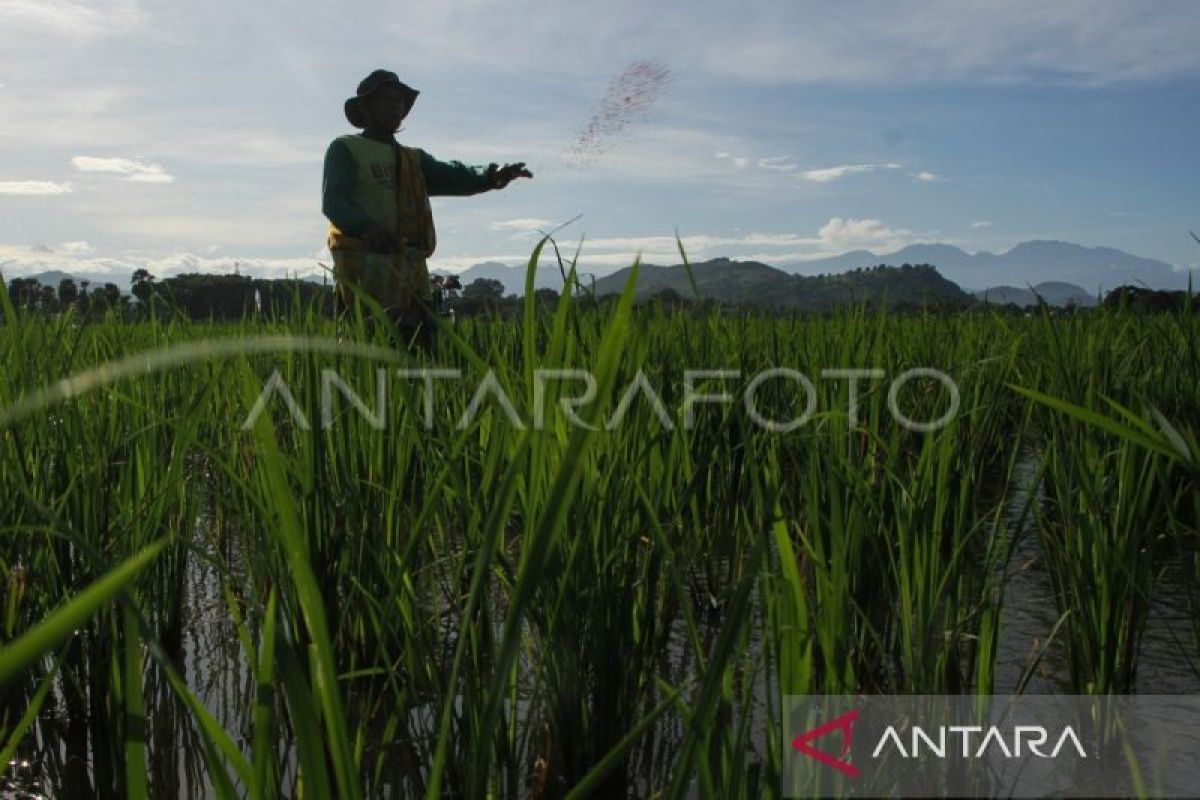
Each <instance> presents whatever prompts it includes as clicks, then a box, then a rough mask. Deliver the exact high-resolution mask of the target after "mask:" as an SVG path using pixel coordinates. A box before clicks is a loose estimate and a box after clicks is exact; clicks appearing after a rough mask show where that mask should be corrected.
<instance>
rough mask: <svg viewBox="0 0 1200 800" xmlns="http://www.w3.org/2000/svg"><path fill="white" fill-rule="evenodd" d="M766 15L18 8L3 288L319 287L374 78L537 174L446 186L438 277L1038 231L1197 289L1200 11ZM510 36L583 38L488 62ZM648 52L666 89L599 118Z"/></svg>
mask: <svg viewBox="0 0 1200 800" xmlns="http://www.w3.org/2000/svg"><path fill="white" fill-rule="evenodd" d="M748 8H749V11H746V10H740V11H734V10H731V9H728V8H726V7H725V6H723V5H721V4H717V3H700V4H694V5H690V6H688V7H687V8H686V9H672V10H660V9H647V8H645V7H643V6H639V5H637V4H634V3H619V4H617V5H616V6H614V7H613V10H612V13H611V14H608V15H605V17H604V18H603V19H600V20H589V24H588V25H587V26H583V27H582V28H581V26H580V25H579V21H580V20H579V18H578V16H577V13H576V12H575V11H573V10H571V9H566V8H562V7H560V6H557V5H554V4H546V3H539V2H525V3H518V4H508V5H505V6H504V7H493V6H491V5H488V4H482V3H478V4H471V6H470V8H469V10H468V9H467V8H465V7H463V6H447V7H444V8H443V7H439V6H429V7H418V8H416V9H408V10H405V12H404V13H401V12H400V11H399V10H397V9H393V8H391V7H389V6H384V5H383V4H376V5H372V6H370V7H368V8H364V11H363V13H372V14H375V15H376V17H377V18H378V19H379V24H378V25H376V26H373V27H372V29H371V30H368V31H365V32H364V31H363V30H361V29H360V26H357V25H354V24H352V21H348V20H343V19H341V18H340V17H339V16H338V15H337V14H335V13H333V12H331V11H329V10H328V9H324V8H323V7H322V6H316V5H314V6H312V7H310V8H309V9H308V11H307V12H305V13H299V14H284V13H283V10H282V7H280V8H278V9H277V8H275V7H273V6H266V7H261V8H260V7H256V8H248V7H244V6H241V5H239V6H237V7H236V8H231V7H229V6H228V5H227V4H225V3H217V4H214V5H211V6H206V7H204V8H203V9H196V8H191V7H189V6H186V5H184V4H181V3H168V4H162V5H158V6H155V7H153V8H151V7H145V6H143V5H141V4H139V3H138V2H133V1H131V0H107V1H106V2H101V3H99V4H89V5H88V6H84V5H82V4H78V3H73V2H69V1H67V0H63V1H62V2H55V3H52V4H35V3H32V2H29V0H4V2H0V20H4V22H5V29H4V30H5V32H4V33H3V34H0V42H3V43H4V44H5V53H6V57H7V59H8V60H7V62H6V64H5V66H6V67H7V68H6V69H5V70H4V74H3V75H0V108H4V109H5V111H6V112H7V117H6V119H10V120H13V121H14V122H13V123H11V124H10V125H8V126H6V127H5V129H4V130H3V131H0V152H3V153H4V156H5V163H6V164H7V166H6V167H5V169H4V170H3V171H0V212H2V213H0V220H2V221H0V270H3V272H4V274H5V275H6V276H9V277H15V276H23V275H29V274H34V273H38V272H43V271H47V270H60V271H64V272H69V273H72V274H77V275H80V276H81V277H87V278H88V279H92V280H98V281H103V280H106V279H112V278H114V277H122V276H124V277H123V280H127V276H128V275H129V274H131V273H132V272H133V271H134V270H136V269H147V270H149V271H150V272H152V273H153V274H155V275H157V276H159V277H160V278H163V277H169V276H170V275H173V274H179V273H182V272H216V273H222V272H225V273H227V272H230V271H232V269H233V267H234V264H235V263H236V264H238V265H240V268H241V269H242V271H243V272H245V273H246V274H252V275H255V276H258V277H274V276H283V275H287V274H299V275H301V276H304V275H312V274H319V273H320V271H321V270H320V267H319V266H318V262H321V261H324V263H326V264H328V263H329V260H328V254H327V253H326V252H324V250H323V248H324V244H323V242H324V238H325V231H326V224H327V223H326V222H325V220H324V218H323V217H322V215H321V213H320V208H319V194H320V177H321V175H320V173H321V164H322V159H323V156H324V149H325V146H326V145H327V144H328V142H329V141H330V140H331V139H332V138H334V137H335V136H337V135H340V134H342V133H345V132H347V129H348V126H347V124H346V123H345V120H344V119H343V118H342V114H341V103H342V101H343V100H344V99H345V97H347V96H349V95H350V94H352V93H353V89H354V86H355V84H356V83H357V82H358V80H359V79H360V78H361V77H362V76H363V75H365V74H366V73H367V72H369V71H370V70H371V69H373V68H376V67H386V68H389V69H393V70H395V71H396V72H398V73H399V74H400V77H401V79H402V80H405V81H408V82H410V83H411V84H412V85H413V86H415V87H416V88H417V89H419V90H420V91H421V96H420V98H419V99H418V101H417V103H416V105H415V106H414V109H413V113H412V114H411V115H410V117H409V118H408V119H407V120H406V121H405V126H406V127H405V128H404V129H402V131H401V132H400V134H399V135H398V138H399V139H400V141H401V142H402V143H404V144H406V145H410V146H416V147H422V148H424V149H426V150H428V151H429V152H430V153H431V154H433V155H434V156H436V157H438V158H441V159H443V160H461V161H463V162H465V163H468V164H486V163H487V162H488V161H496V162H504V161H507V160H523V161H526V162H527V163H528V164H529V166H530V169H531V170H532V171H533V173H534V178H533V179H532V180H529V181H524V180H523V181H518V182H516V183H515V184H513V185H512V186H510V187H509V188H508V189H506V190H504V191H502V192H489V193H485V194H483V195H480V196H476V197H466V198H457V197H442V198H436V199H435V200H434V214H435V219H436V222H437V227H438V234H439V237H438V238H439V248H438V250H437V252H436V253H435V254H434V256H433V257H432V258H431V259H430V267H431V269H440V270H446V271H459V272H461V271H463V270H465V269H467V268H468V267H470V266H473V265H476V264H479V263H485V262H499V263H505V264H508V265H514V264H523V263H525V262H526V261H527V260H528V258H529V253H530V251H531V250H532V248H533V245H534V243H535V242H536V240H537V237H538V236H539V231H547V230H551V229H553V228H555V227H556V226H557V225H559V224H561V223H562V222H564V221H567V220H571V219H573V218H575V217H577V216H579V215H582V216H581V218H579V219H577V220H576V221H574V222H573V223H572V224H570V225H569V226H567V227H566V228H564V229H563V230H562V231H560V232H559V234H558V239H559V243H560V246H561V247H562V250H563V252H564V254H565V255H567V256H569V255H571V254H573V253H574V252H575V249H576V247H577V246H578V243H579V242H580V240H581V239H582V255H581V262H584V263H587V264H588V265H589V267H591V268H592V269H593V270H594V271H596V272H597V273H598V274H600V271H601V270H603V271H604V272H606V273H607V272H611V271H615V270H617V269H620V268H622V267H627V266H629V265H630V264H631V263H632V262H633V260H634V258H635V257H636V256H637V255H638V254H639V253H640V255H641V258H642V260H643V261H644V262H649V263H678V254H677V252H676V250H675V243H674V236H675V232H676V231H677V230H678V232H679V235H680V236H681V238H682V240H683V242H684V245H685V247H686V249H687V252H688V257H689V259H692V260H695V261H704V260H709V259H712V258H715V257H728V258H730V259H733V260H739V261H760V262H762V263H767V264H771V265H773V266H778V267H780V268H784V269H787V268H789V267H792V268H801V269H802V268H803V266H804V265H805V264H806V263H813V262H819V261H821V260H823V259H827V258H831V257H835V256H837V255H841V254H845V253H850V252H854V251H857V250H867V251H870V252H872V253H875V254H879V255H886V254H889V253H892V252H895V251H897V250H900V249H902V248H904V247H906V246H912V245H916V244H949V245H952V246H956V247H959V248H960V249H962V250H964V251H966V252H968V253H972V254H974V253H979V252H986V253H994V254H1003V253H1006V252H1008V251H1009V250H1011V249H1012V248H1014V247H1016V246H1018V245H1019V244H1021V243H1023V242H1026V241H1031V240H1058V241H1067V242H1076V243H1079V244H1080V245H1082V246H1085V247H1111V248H1114V249H1119V250H1122V251H1124V252H1127V253H1131V254H1134V255H1137V256H1139V257H1143V258H1150V259H1155V260H1159V261H1162V262H1164V263H1166V264H1169V265H1171V267H1172V268H1173V269H1174V271H1175V273H1176V274H1177V275H1178V276H1179V281H1180V283H1186V280H1187V273H1188V272H1189V271H1195V270H1197V269H1200V247H1197V245H1196V242H1195V241H1193V240H1192V238H1191V237H1190V236H1189V233H1188V232H1189V230H1194V229H1196V228H1197V226H1200V221H1197V220H1194V219H1189V218H1188V217H1187V216H1186V214H1187V213H1188V211H1189V201H1190V200H1191V198H1192V197H1194V190H1193V189H1192V187H1191V186H1190V176H1192V175H1195V174H1196V173H1197V171H1198V168H1200V153H1197V152H1196V150H1195V148H1194V147H1189V144H1190V140H1189V138H1188V137H1189V136H1190V135H1191V134H1190V132H1191V131H1194V130H1195V128H1196V122H1197V121H1198V119H1197V117H1198V116H1200V112H1197V111H1196V109H1197V108H1200V104H1197V103H1196V102H1195V100H1196V99H1200V54H1197V53H1196V52H1195V48H1194V46H1193V44H1192V43H1191V41H1190V39H1189V38H1188V37H1186V36H1185V33H1186V31H1188V30H1194V29H1196V25H1194V24H1193V25H1188V24H1187V22H1188V21H1191V22H1193V23H1200V6H1195V5H1194V4H1186V3H1180V4H1174V5H1172V6H1171V9H1170V11H1169V13H1165V14H1158V15H1147V14H1145V13H1144V11H1143V10H1142V9H1141V7H1140V6H1139V5H1138V4H1136V3H1132V2H1108V3H1104V4H1102V5H1101V6H1099V7H1097V5H1096V4H1091V3H1078V2H1071V3H1062V4H1056V6H1055V7H1054V8H1050V9H1047V8H1044V7H1042V6H1040V5H1037V4H1032V3H992V4H983V5H973V6H971V7H969V8H967V7H960V6H958V5H956V4H946V3H933V2H930V3H922V4H919V5H914V6H908V7H906V9H905V14H904V16H903V17H900V18H893V17H891V16H889V15H888V14H884V13H880V12H881V10H882V9H884V8H885V7H884V6H881V5H880V4H878V3H869V2H862V3H854V4H850V5H849V6H843V7H839V8H836V9H830V8H826V7H814V6H807V5H797V4H786V5H784V4H777V3H774V4H773V3H757V4H752V5H751V6H750V7H748ZM514 21H517V22H522V23H526V24H528V25H530V26H532V28H533V31H532V32H531V33H530V34H529V35H530V36H531V37H536V38H535V39H534V40H535V41H536V40H545V41H546V42H557V41H571V42H573V44H574V46H573V47H572V48H570V49H569V50H567V51H561V50H560V48H555V47H553V46H552V45H549V44H548V45H547V46H544V47H522V48H512V47H507V48H506V47H497V46H496V44H495V42H494V40H493V38H492V36H493V34H492V33H491V32H492V31H494V30H497V29H499V30H506V29H508V28H509V27H510V26H511V25H512V24H513V23H514ZM676 32H678V34H677V35H676ZM251 42H253V43H254V44H255V45H256V46H254V47H250V46H248V45H249V44H250V43H251ZM398 43H399V45H400V46H397V45H398ZM348 44H353V48H354V55H353V56H352V57H349V58H347V57H345V56H344V53H345V52H346V47H347V45H348ZM235 56H236V57H235ZM646 60H649V61H651V62H653V63H654V64H656V65H657V68H659V69H660V70H661V74H660V77H665V78H666V79H665V80H659V81H657V82H652V85H649V86H646V85H643V86H641V87H640V88H641V89H643V90H644V91H643V96H642V102H641V104H640V105H638V104H634V106H632V107H629V106H628V104H627V105H626V107H619V108H617V109H616V110H615V111H614V110H613V109H612V108H611V106H605V104H604V102H603V99H604V98H605V96H606V92H610V91H611V90H612V89H613V84H614V81H616V80H617V79H618V77H619V76H620V75H622V73H623V71H624V70H626V69H627V68H628V67H630V65H635V64H638V63H640V62H644V61H646ZM181 85H187V86H188V90H187V91H186V92H181V91H179V88H178V87H179V86H181ZM635 88H638V87H635ZM606 109H607V110H606ZM606 114H607V116H605V115H606ZM597 119H599V120H600V123H602V124H598V125H597V124H595V123H596V120H597ZM589 120H590V121H591V122H592V124H591V125H589ZM589 136H590V137H591V138H590V139H589V138H588V137H589ZM1007 282H1009V281H1008V280H1007V278H1006V277H1005V276H1004V275H996V276H986V275H981V276H980V280H979V281H978V282H973V283H974V284H975V285H977V286H980V287H984V286H988V285H999V284H1004V283H1007Z"/></svg>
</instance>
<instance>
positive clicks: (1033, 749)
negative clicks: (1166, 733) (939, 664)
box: [871, 725, 1087, 758]
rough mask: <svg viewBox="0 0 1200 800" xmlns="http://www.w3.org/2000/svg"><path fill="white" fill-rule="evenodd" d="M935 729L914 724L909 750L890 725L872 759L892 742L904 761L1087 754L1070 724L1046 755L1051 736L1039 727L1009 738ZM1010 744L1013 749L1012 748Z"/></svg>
mask: <svg viewBox="0 0 1200 800" xmlns="http://www.w3.org/2000/svg"><path fill="white" fill-rule="evenodd" d="M934 730H935V731H936V733H935V734H934V735H932V736H931V735H930V734H929V733H926V731H925V729H924V728H921V727H920V726H918V725H914V726H913V727H912V729H911V731H910V732H909V734H910V735H909V747H908V749H905V747H904V741H903V740H902V739H901V738H900V734H899V733H897V732H896V727H895V726H894V725H888V727H887V730H885V731H884V732H883V736H881V737H879V744H877V745H875V750H874V751H872V753H871V758H877V757H878V756H879V754H880V753H882V752H883V750H884V747H885V746H886V745H888V744H889V743H890V744H891V745H892V747H893V749H895V750H896V752H898V753H899V754H900V755H901V757H903V758H918V757H919V756H920V755H921V754H922V751H924V752H925V753H928V754H929V755H931V756H935V757H937V758H945V757H946V753H947V752H950V753H951V754H952V755H953V754H954V753H955V752H957V753H958V754H959V755H961V756H962V757H963V758H983V757H984V756H986V755H987V754H988V752H989V750H991V751H992V752H993V754H997V753H1000V754H1003V755H1004V757H1005V758H1021V757H1023V756H1024V754H1025V753H1026V752H1028V753H1029V754H1030V755H1035V756H1037V757H1038V758H1057V757H1058V753H1059V751H1060V750H1062V749H1063V747H1065V746H1066V745H1067V744H1068V743H1070V745H1071V746H1072V747H1073V748H1074V749H1075V752H1076V753H1078V754H1079V757H1080V758H1087V753H1086V752H1084V749H1083V745H1082V744H1081V743H1080V741H1079V736H1078V735H1077V734H1076V733H1075V729H1074V728H1072V727H1071V726H1070V725H1068V726H1067V727H1066V728H1064V729H1063V730H1062V732H1061V733H1059V735H1058V737H1057V739H1055V741H1054V747H1053V748H1052V749H1051V750H1050V752H1048V753H1047V752H1043V750H1042V747H1043V746H1044V745H1045V744H1046V742H1047V741H1049V739H1050V735H1049V733H1048V732H1047V731H1046V729H1045V728H1043V727H1042V726H1040V725H1016V726H1014V728H1013V732H1012V735H1011V736H1010V737H1009V738H1007V739H1006V738H1005V736H1004V733H1003V732H1002V731H1001V730H1000V728H998V727H996V726H995V725H992V726H990V727H988V728H984V727H982V726H979V725H940V726H938V727H937V728H935V729H934ZM973 736H978V737H979V739H978V740H976V741H978V746H977V747H972V746H971V743H972V737H973ZM956 738H957V739H958V742H959V747H956V748H951V747H949V745H951V744H953V740H954V739H956ZM1010 742H1011V745H1012V746H1011V747H1010V746H1009V743H1010ZM1022 745H1024V748H1025V749H1024V750H1023V749H1022ZM993 748H994V750H993Z"/></svg>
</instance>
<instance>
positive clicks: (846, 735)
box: [792, 708, 858, 778]
mask: <svg viewBox="0 0 1200 800" xmlns="http://www.w3.org/2000/svg"><path fill="white" fill-rule="evenodd" d="M856 719H858V709H857V708H856V709H854V710H853V711H849V712H847V713H845V714H842V715H841V716H840V717H838V718H837V719H833V720H830V721H829V722H826V723H825V724H824V725H821V726H820V727H818V728H813V729H812V730H811V731H805V732H804V733H802V734H800V735H799V736H797V737H796V738H795V739H792V749H793V750H798V751H800V752H801V753H804V755H806V756H808V757H809V758H815V759H816V760H817V761H820V762H821V763H822V764H824V765H825V766H827V767H833V768H834V769H836V770H838V771H839V772H844V773H845V774H847V775H849V776H850V777H851V778H857V777H858V768H857V767H855V766H854V765H853V764H851V763H850V761H849V759H847V758H846V756H847V755H848V754H849V753H850V744H851V742H853V741H854V721H855V720H856ZM834 731H841V733H842V751H841V753H839V754H838V755H837V756H836V757H835V756H832V755H830V754H829V753H826V752H825V751H824V750H818V749H816V748H815V747H812V746H811V745H809V742H811V741H812V740H813V739H819V738H820V737H822V736H825V735H827V734H829V733H833V732H834Z"/></svg>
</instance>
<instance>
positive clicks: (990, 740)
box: [792, 709, 1087, 778]
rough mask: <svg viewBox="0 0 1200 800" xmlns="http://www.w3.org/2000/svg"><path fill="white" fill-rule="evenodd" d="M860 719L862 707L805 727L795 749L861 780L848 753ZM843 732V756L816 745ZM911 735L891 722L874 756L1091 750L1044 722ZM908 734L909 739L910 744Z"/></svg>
mask: <svg viewBox="0 0 1200 800" xmlns="http://www.w3.org/2000/svg"><path fill="white" fill-rule="evenodd" d="M857 720H858V709H855V710H853V711H849V712H847V713H845V714H842V715H841V716H840V717H837V718H835V719H832V720H830V721H829V722H826V723H825V724H824V725H821V726H819V727H816V728H813V729H812V730H809V731H805V732H804V733H802V734H800V735H799V736H797V737H796V738H794V739H792V749H793V750H796V751H798V752H800V753H803V754H804V755H806V756H808V757H809V758H812V759H815V760H816V761H818V762H820V763H822V764H824V765H825V766H827V767H832V768H834V769H836V770H837V771H839V772H841V773H844V774H845V775H848V776H849V777H851V778H857V777H858V776H859V775H860V774H861V773H860V770H859V769H858V767H856V766H854V764H852V763H850V759H849V757H848V756H849V754H850V746H851V744H852V742H853V741H854V723H855V721H857ZM904 727H907V726H904ZM839 732H840V733H841V735H842V747H841V751H840V752H839V753H838V754H837V755H834V754H833V753H830V752H827V751H825V750H818V749H817V748H816V747H813V746H812V744H811V742H813V741H814V740H816V739H819V738H821V737H822V736H827V735H829V734H831V733H839ZM906 733H907V734H908V736H907V737H902V736H901V734H900V733H899V732H898V731H897V729H896V726H895V725H888V726H887V728H886V729H885V730H884V732H883V734H882V735H881V736H880V737H879V741H878V742H877V743H876V745H875V749H874V750H872V751H871V758H872V759H876V758H879V757H880V755H882V754H884V752H885V751H886V750H889V749H890V750H892V751H894V752H896V753H898V754H899V755H900V757H902V758H920V757H922V756H930V757H934V758H947V757H951V758H953V757H956V756H961V757H962V758H974V759H979V758H985V757H987V756H988V755H989V754H991V755H1003V757H1004V758H1023V757H1026V756H1037V757H1038V758H1057V757H1058V754H1059V753H1060V752H1061V751H1062V750H1063V748H1065V747H1068V746H1069V748H1070V749H1071V750H1074V752H1075V753H1077V754H1078V755H1079V757H1080V758H1087V752H1086V751H1085V750H1084V748H1083V744H1082V743H1081V742H1080V740H1079V735H1078V734H1077V733H1075V729H1074V728H1072V727H1071V726H1070V725H1068V726H1067V727H1065V728H1064V729H1063V730H1062V731H1060V732H1058V735H1057V736H1055V737H1051V736H1050V733H1049V731H1047V730H1046V728H1044V727H1042V726H1040V725H1015V726H1013V728H1012V731H1011V733H1009V734H1007V735H1006V734H1005V732H1004V731H1003V730H1002V729H1001V728H1000V727H998V726H995V725H992V726H989V727H986V728H985V727H983V726H981V725H940V726H938V727H936V728H931V729H928V730H927V729H925V728H922V727H921V726H919V725H913V726H911V727H908V730H907V731H906ZM905 738H907V746H906V744H905ZM1050 742H1053V745H1052V746H1050V745H1049V743H1050Z"/></svg>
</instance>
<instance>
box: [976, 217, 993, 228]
mask: <svg viewBox="0 0 1200 800" xmlns="http://www.w3.org/2000/svg"><path fill="white" fill-rule="evenodd" d="M971 227H972V228H975V229H979V228H990V227H992V223H990V222H988V221H987V220H986V219H980V220H976V221H975V222H972V223H971Z"/></svg>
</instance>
